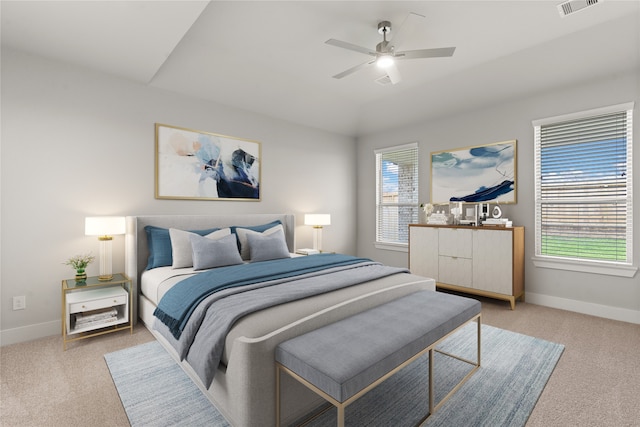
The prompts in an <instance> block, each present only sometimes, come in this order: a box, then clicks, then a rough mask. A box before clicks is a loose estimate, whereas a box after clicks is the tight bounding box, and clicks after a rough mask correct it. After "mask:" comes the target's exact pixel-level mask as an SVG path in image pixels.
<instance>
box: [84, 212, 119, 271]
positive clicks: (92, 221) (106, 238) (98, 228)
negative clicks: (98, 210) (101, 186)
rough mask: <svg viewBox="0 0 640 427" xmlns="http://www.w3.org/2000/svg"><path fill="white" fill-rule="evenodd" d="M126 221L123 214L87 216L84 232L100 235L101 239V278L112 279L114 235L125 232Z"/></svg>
mask: <svg viewBox="0 0 640 427" xmlns="http://www.w3.org/2000/svg"><path fill="white" fill-rule="evenodd" d="M125 231H126V230H125V223H124V217H123V216H90V217H87V218H85V222H84V234H86V235H87V236H98V240H99V241H100V276H98V279H99V280H111V279H112V278H113V274H111V271H112V270H111V268H112V253H113V248H112V247H111V246H112V241H113V236H114V235H117V234H124V232H125Z"/></svg>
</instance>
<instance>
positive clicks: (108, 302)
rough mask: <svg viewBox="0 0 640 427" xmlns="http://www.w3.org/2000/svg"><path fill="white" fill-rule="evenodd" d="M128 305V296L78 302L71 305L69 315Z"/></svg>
mask: <svg viewBox="0 0 640 427" xmlns="http://www.w3.org/2000/svg"><path fill="white" fill-rule="evenodd" d="M126 303H127V295H120V296H115V297H107V298H102V299H97V300H93V301H84V302H77V303H74V304H69V313H72V314H73V313H80V312H83V311H89V310H96V309H99V308H107V307H113V306H115V305H122V304H126Z"/></svg>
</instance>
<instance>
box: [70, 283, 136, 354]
mask: <svg viewBox="0 0 640 427" xmlns="http://www.w3.org/2000/svg"><path fill="white" fill-rule="evenodd" d="M131 291H132V289H131V280H130V279H129V278H128V277H127V276H126V275H124V274H123V273H118V274H114V275H113V279H111V280H109V281H100V280H98V277H97V276H93V277H88V278H87V279H86V280H85V281H76V280H75V279H65V280H63V281H62V348H63V350H66V349H67V343H69V342H72V341H77V340H81V339H85V338H90V337H95V336H98V335H103V334H108V333H111V332H116V331H122V330H126V329H129V332H130V333H131V334H133V321H132V320H133V319H132V318H133V302H132V292H131Z"/></svg>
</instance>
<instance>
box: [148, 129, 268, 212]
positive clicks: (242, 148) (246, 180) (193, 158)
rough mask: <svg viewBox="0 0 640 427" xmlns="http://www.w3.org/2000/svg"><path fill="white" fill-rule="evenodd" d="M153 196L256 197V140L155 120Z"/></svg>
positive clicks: (258, 151) (258, 171)
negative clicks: (166, 123) (165, 123)
mask: <svg viewBox="0 0 640 427" xmlns="http://www.w3.org/2000/svg"><path fill="white" fill-rule="evenodd" d="M155 143H156V149H155V160H156V167H155V171H156V176H155V197H156V199H179V200H234V201H242V200H245V201H260V200H261V188H260V187H261V186H260V184H261V159H262V144H261V143H260V142H258V141H252V140H248V139H242V138H237V137H233V136H226V135H220V134H217V133H211V132H203V131H198V130H193V129H187V128H182V127H177V126H169V125H164V124H160V123H156V124H155Z"/></svg>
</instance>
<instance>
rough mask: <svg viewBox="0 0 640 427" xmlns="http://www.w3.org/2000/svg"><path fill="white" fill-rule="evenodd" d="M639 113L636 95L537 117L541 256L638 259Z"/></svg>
mask: <svg viewBox="0 0 640 427" xmlns="http://www.w3.org/2000/svg"><path fill="white" fill-rule="evenodd" d="M632 113H633V103H628V104H623V105H616V106H612V107H606V108H600V109H596V110H590V111H586V112H582V113H576V114H570V115H566V116H561V117H554V118H549V119H542V120H536V121H534V122H533V126H534V136H535V193H536V194H535V197H536V218H535V220H536V224H535V233H536V236H535V238H536V241H535V244H536V257H547V258H550V259H556V260H567V261H569V262H571V261H578V262H581V263H585V262H586V263H590V264H593V263H599V262H600V263H612V264H614V265H615V264H617V265H620V266H625V265H626V266H629V265H630V264H631V263H632V261H633V258H632V253H631V252H632V236H633V223H632V214H633V209H632V173H631V172H632V170H631V169H632V167H631V166H632V158H631V147H632V128H633V126H632V115H633V114H632ZM536 265H538V264H536ZM556 268H558V267H556Z"/></svg>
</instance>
